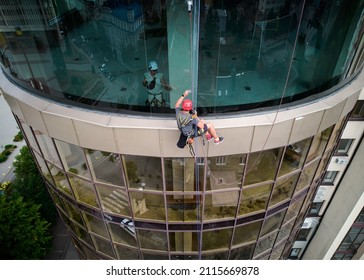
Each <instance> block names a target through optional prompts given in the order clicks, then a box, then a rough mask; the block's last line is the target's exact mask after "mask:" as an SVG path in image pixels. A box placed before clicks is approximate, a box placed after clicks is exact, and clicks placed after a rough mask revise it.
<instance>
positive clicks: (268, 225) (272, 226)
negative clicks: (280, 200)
mask: <svg viewBox="0 0 364 280" xmlns="http://www.w3.org/2000/svg"><path fill="white" fill-rule="evenodd" d="M284 214H285V211H280V212H278V213H275V214H274V215H272V216H270V217H268V218H266V219H265V220H264V224H263V227H262V231H261V232H260V236H264V235H266V234H268V233H269V232H272V231H274V230H276V229H278V228H279V227H280V226H281V223H282V220H283V218H284Z"/></svg>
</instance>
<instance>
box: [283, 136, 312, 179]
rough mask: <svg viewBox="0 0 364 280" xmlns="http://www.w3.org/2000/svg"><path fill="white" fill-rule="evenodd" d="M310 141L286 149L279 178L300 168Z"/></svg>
mask: <svg viewBox="0 0 364 280" xmlns="http://www.w3.org/2000/svg"><path fill="white" fill-rule="evenodd" d="M310 141H311V139H306V140H303V141H301V142H298V143H294V144H291V145H289V146H287V147H286V150H285V152H284V155H283V162H282V165H281V168H280V170H279V176H282V175H284V174H288V173H290V172H292V171H294V170H297V169H299V168H301V167H302V164H303V162H304V160H305V158H306V154H307V152H308V148H309V144H310Z"/></svg>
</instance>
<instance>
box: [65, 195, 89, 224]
mask: <svg viewBox="0 0 364 280" xmlns="http://www.w3.org/2000/svg"><path fill="white" fill-rule="evenodd" d="M61 200H62V203H63V205H64V208H63V209H64V211H65V212H67V214H68V217H69V218H70V219H72V221H75V222H77V223H78V224H80V225H82V226H84V223H83V219H82V217H81V212H80V210H78V208H77V207H76V206H74V205H73V204H71V203H69V202H68V201H67V200H66V199H64V198H61Z"/></svg>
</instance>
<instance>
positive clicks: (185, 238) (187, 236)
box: [169, 231, 200, 252]
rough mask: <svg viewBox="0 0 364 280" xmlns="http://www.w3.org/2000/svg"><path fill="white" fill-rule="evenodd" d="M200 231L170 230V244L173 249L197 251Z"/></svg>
mask: <svg viewBox="0 0 364 280" xmlns="http://www.w3.org/2000/svg"><path fill="white" fill-rule="evenodd" d="M199 234H200V233H198V232H191V231H189V232H169V244H170V248H171V251H178V252H193V251H194V252H196V251H198V242H199V238H198V237H199Z"/></svg>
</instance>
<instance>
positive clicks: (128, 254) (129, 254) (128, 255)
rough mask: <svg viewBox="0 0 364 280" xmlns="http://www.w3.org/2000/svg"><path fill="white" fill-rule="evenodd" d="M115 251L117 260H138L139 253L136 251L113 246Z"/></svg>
mask: <svg viewBox="0 0 364 280" xmlns="http://www.w3.org/2000/svg"><path fill="white" fill-rule="evenodd" d="M114 247H115V250H116V253H117V255H118V259H119V260H139V259H140V257H139V253H138V251H135V250H132V249H130V248H127V247H123V246H120V245H115V246H114Z"/></svg>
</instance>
